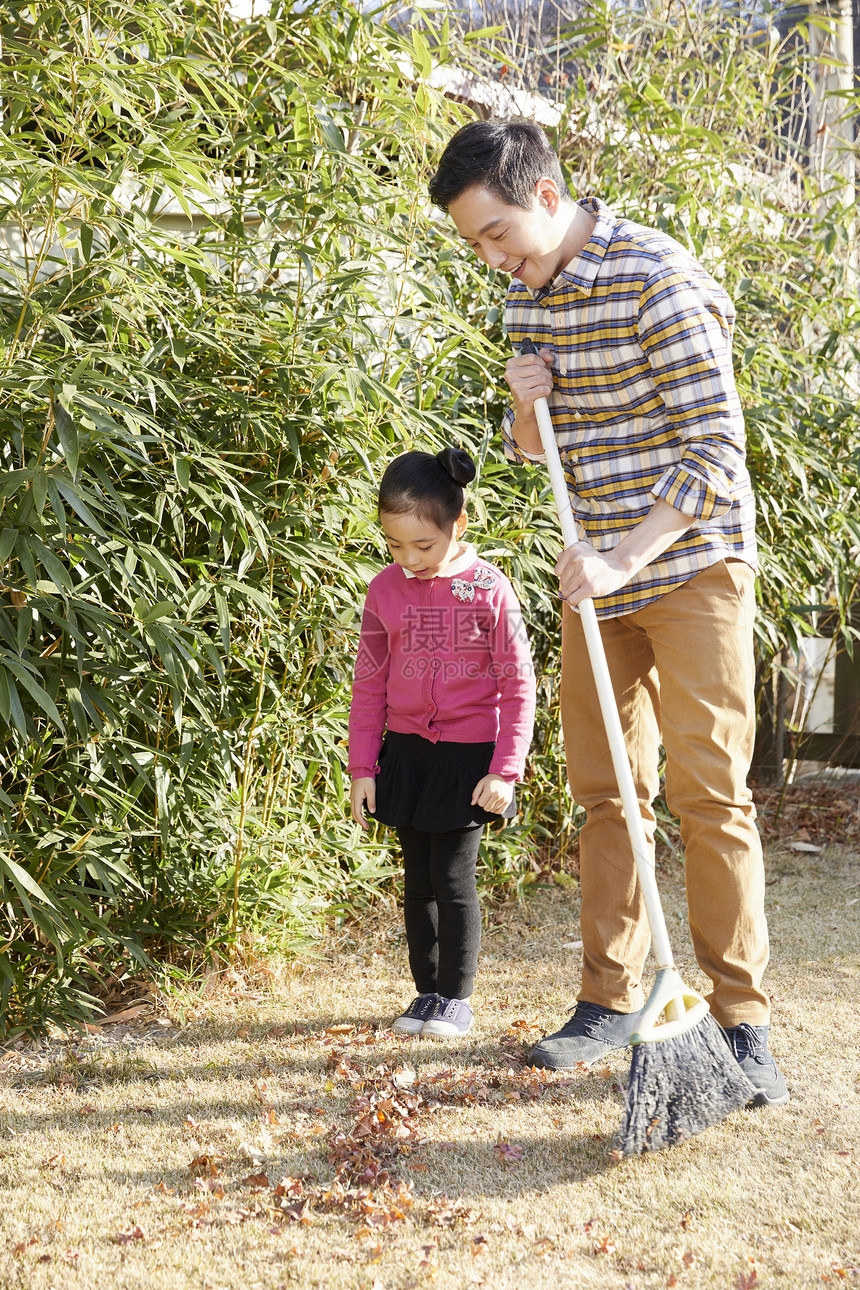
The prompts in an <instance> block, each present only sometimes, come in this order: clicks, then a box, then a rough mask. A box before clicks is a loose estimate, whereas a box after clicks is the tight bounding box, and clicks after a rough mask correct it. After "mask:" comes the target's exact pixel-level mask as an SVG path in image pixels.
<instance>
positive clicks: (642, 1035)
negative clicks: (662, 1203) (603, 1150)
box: [616, 968, 755, 1156]
mask: <svg viewBox="0 0 860 1290" xmlns="http://www.w3.org/2000/svg"><path fill="white" fill-rule="evenodd" d="M661 1016H662V1017H663V1020H662V1021H661V1020H660V1018H661ZM630 1042H631V1044H633V1060H632V1062H631V1065H630V1079H629V1081H628V1084H627V1103H626V1107H625V1114H624V1122H623V1124H622V1126H621V1130H620V1133H619V1135H618V1140H617V1142H616V1150H617V1151H619V1152H620V1154H621V1155H624V1156H638V1155H642V1154H643V1153H644V1152H646V1151H660V1150H661V1149H662V1148H663V1147H673V1146H676V1145H677V1144H678V1143H680V1142H685V1141H686V1140H687V1139H688V1138H691V1137H693V1135H694V1134H696V1133H701V1132H702V1130H703V1129H708V1128H710V1127H711V1125H713V1124H718V1123H719V1122H720V1120H723V1119H725V1117H726V1116H727V1115H729V1114H731V1112H732V1111H736V1110H738V1109H739V1108H740V1107H742V1106H746V1105H747V1103H748V1102H750V1101H752V1098H753V1097H754V1096H755V1089H754V1088H753V1086H752V1084H751V1083H750V1081H749V1080H748V1079H747V1077H746V1075H745V1074H744V1073H743V1071H742V1070H741V1068H740V1066H739V1065H738V1063H737V1061H736V1060H735V1058H734V1055H733V1053H732V1051H731V1049H730V1048H729V1046H728V1044H727V1043H726V1040H725V1036H724V1035H723V1032H722V1030H721V1028H720V1026H719V1025H718V1024H717V1022H716V1021H715V1020H714V1018H713V1017H712V1016H711V1013H710V1010H709V1009H708V1005H707V1003H706V1002H705V1000H704V999H703V998H702V996H701V995H699V994H696V992H695V990H691V989H690V988H689V986H686V985H685V984H684V982H683V981H682V980H681V978H680V976H679V975H678V973H677V972H676V971H675V969H674V968H661V969H660V970H659V971H658V973H657V979H656V980H655V982H654V989H653V990H652V991H651V994H650V995H649V997H648V1001H647V1003H646V1004H645V1007H644V1008H643V1009H642V1012H641V1014H640V1016H639V1022H638V1028H637V1030H636V1031H634V1033H633V1034H632V1035H631V1037H630Z"/></svg>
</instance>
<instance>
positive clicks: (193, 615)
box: [0, 0, 552, 1030]
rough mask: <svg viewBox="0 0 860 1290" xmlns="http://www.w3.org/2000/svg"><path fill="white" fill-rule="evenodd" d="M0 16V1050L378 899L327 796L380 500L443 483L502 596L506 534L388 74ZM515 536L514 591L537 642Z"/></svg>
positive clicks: (21, 14) (537, 577) (276, 38)
mask: <svg viewBox="0 0 860 1290" xmlns="http://www.w3.org/2000/svg"><path fill="white" fill-rule="evenodd" d="M0 16H2V32H0V34H2V40H3V51H4V59H5V61H4V64H3V87H2V98H3V109H4V117H3V124H2V131H0V173H2V177H3V178H2V188H0V197H2V208H1V209H0V226H2V229H3V236H4V238H5V246H4V253H3V256H2V263H0V325H2V337H3V346H4V348H3V365H2V372H0V417H2V421H3V432H4V433H3V435H2V442H3V450H4V455H5V474H4V478H3V481H2V488H0V494H1V495H2V500H0V511H2V513H0V560H2V592H1V593H0V596H2V599H0V633H2V642H0V647H2V655H0V715H2V718H3V736H2V742H0V757H2V797H0V810H2V822H0V827H2V842H0V878H2V883H3V915H2V936H3V946H2V948H3V953H2V958H0V1009H2V1013H3V1017H4V1025H5V1028H6V1029H7V1030H15V1029H16V1028H22V1027H24V1028H29V1029H33V1028H38V1027H40V1026H44V1025H45V1024H47V1023H48V1022H50V1021H64V1020H68V1019H75V1018H77V1019H81V1018H83V1017H84V1016H85V1015H88V1014H89V1012H90V1011H91V1009H92V1007H93V1006H94V998H93V995H94V992H95V994H97V995H98V994H103V993H104V991H105V989H107V988H117V987H118V986H120V985H121V983H122V981H123V979H125V977H126V976H127V975H128V974H129V973H133V972H134V971H135V970H137V969H139V968H140V967H141V966H146V965H148V964H151V961H152V957H153V956H154V955H156V956H158V958H159V960H160V961H161V962H166V963H167V964H168V965H173V967H174V968H176V969H179V970H182V971H188V970H189V969H193V966H194V963H195V961H202V960H203V959H205V958H206V957H207V955H209V954H210V953H212V952H213V951H215V950H216V949H217V948H218V947H219V946H223V945H224V943H225V941H227V942H230V941H232V942H234V943H235V942H236V941H237V940H238V939H241V938H244V939H245V941H246V942H253V941H254V939H255V938H260V937H265V940H266V944H267V945H268V946H273V945H274V946H276V947H277V946H282V947H294V946H295V945H297V944H299V943H301V942H302V940H303V939H307V938H308V937H309V936H313V935H316V934H317V933H318V930H319V927H320V926H321V922H322V919H323V917H324V916H325V915H328V914H330V913H331V912H332V911H336V910H338V909H343V910H348V909H354V908H356V907H358V906H360V904H361V902H362V900H364V899H369V898H371V897H372V896H373V895H374V894H375V893H376V892H377V891H378V890H379V889H380V886H382V885H384V884H387V883H389V882H390V881H391V875H392V866H391V862H390V856H389V851H388V845H387V843H386V841H385V839H384V838H382V837H380V838H379V839H377V841H376V842H373V843H371V844H369V845H367V844H362V845H358V844H357V839H356V830H355V829H354V827H353V826H351V825H349V824H348V823H347V822H346V820H345V812H344V786H343V769H342V767H343V763H344V759H345V715H346V706H347V703H348V681H349V675H350V670H351V660H352V653H353V650H354V646H355V637H356V630H357V622H358V610H359V609H360V606H361V603H362V600H363V594H364V587H365V586H366V583H367V580H368V579H369V577H370V576H371V575H372V573H373V572H374V571H375V569H376V568H377V567H379V563H380V557H381V547H380V545H379V542H378V539H377V538H376V535H375V525H374V523H373V521H372V513H373V498H374V493H375V485H376V481H377V479H378V475H379V471H380V469H381V468H382V466H383V465H384V463H385V461H386V460H387V458H388V457H389V456H390V455H392V454H393V453H394V452H397V451H401V450H402V449H403V448H405V447H408V446H410V445H412V444H413V443H415V444H417V443H421V444H422V445H426V446H431V447H432V446H436V447H438V446H440V445H441V443H442V442H444V441H450V440H451V439H452V438H455V439H458V440H461V441H463V442H465V443H467V444H469V445H470V446H472V447H473V448H474V449H475V451H476V452H478V453H479V454H480V455H481V456H482V459H483V460H484V462H485V479H486V480H487V481H488V486H489V487H488V495H490V496H491V497H492V499H493V501H492V505H491V506H490V507H489V510H490V511H491V512H492V516H488V515H487V513H486V510H485V507H484V503H483V502H482V501H479V502H478V510H479V512H480V518H481V521H482V522H485V523H486V524H488V526H489V528H490V530H491V532H492V534H493V550H494V552H495V553H497V554H499V555H500V556H501V557H502V558H503V557H504V556H505V554H506V553H507V552H512V551H513V550H514V548H515V547H516V546H517V545H518V543H519V541H520V539H521V536H522V533H523V532H524V531H526V530H527V529H528V531H530V532H531V529H532V524H533V517H532V516H531V515H530V512H529V507H530V506H531V505H533V498H532V499H531V501H530V499H529V495H528V494H526V495H525V496H520V495H518V494H517V492H516V490H515V487H514V484H513V483H512V482H511V481H510V480H509V479H508V478H507V477H506V476H505V475H504V474H503V472H501V471H500V469H499V467H498V464H497V463H496V462H495V461H494V458H493V454H489V455H488V444H489V431H488V426H489V425H490V424H491V422H492V421H493V420H494V419H495V411H494V410H493V411H492V414H491V409H490V402H491V401H492V400H494V399H495V398H496V379H497V356H496V354H495V352H494V349H493V344H492V341H493V340H494V339H495V333H493V334H491V335H490V336H487V335H485V330H486V329H485V323H486V316H487V312H488V311H489V310H490V309H491V307H492V305H491V296H490V291H489V288H488V286H487V285H486V284H485V283H484V282H482V281H481V280H480V279H479V278H478V277H477V275H476V274H475V273H474V272H473V270H472V269H471V267H467V266H466V265H464V264H462V263H460V262H459V260H457V259H456V258H455V257H452V256H451V255H450V254H449V253H447V252H445V251H440V250H439V248H438V245H437V242H436V239H435V237H434V236H433V234H432V232H431V229H430V226H429V225H428V221H427V218H426V201H425V199H424V197H423V195H422V189H421V186H420V184H419V182H418V176H420V175H422V174H424V173H425V172H426V170H427V164H428V162H427V151H428V147H431V148H433V147H435V131H436V130H437V129H438V130H439V131H440V132H441V131H445V130H447V129H448V128H450V125H451V121H452V116H451V113H450V111H449V110H448V109H447V108H446V107H445V105H444V104H443V103H442V102H440V101H439V100H438V99H437V98H436V97H435V96H434V95H433V93H432V92H431V91H430V90H428V89H424V88H423V84H422V82H423V81H424V80H425V79H426V77H427V75H428V73H429V69H430V46H429V44H428V43H427V41H426V40H425V39H424V38H423V37H421V36H420V35H416V36H415V37H414V38H412V37H410V36H403V35H400V34H398V33H397V32H396V31H394V30H393V29H392V28H390V27H388V26H387V25H386V24H385V23H383V22H379V21H376V20H375V19H374V18H372V17H370V16H367V15H364V14H362V13H360V12H358V11H357V10H355V9H352V8H349V7H345V6H335V5H334V4H331V3H328V2H327V0H323V2H322V3H320V4H318V5H315V6H314V7H312V8H311V9H307V10H304V11H303V12H302V13H301V14H297V13H292V12H289V11H288V10H286V9H284V8H279V7H278V6H275V7H273V9H272V11H271V13H270V14H269V15H268V16H267V17H266V18H265V19H264V20H260V21H257V22H253V23H240V22H237V21H235V20H232V19H230V18H229V16H228V15H227V13H226V12H225V9H224V7H223V5H220V4H218V3H215V2H214V0H205V2H201V3H197V4H193V5H185V6H182V7H178V6H177V7H173V6H168V7H165V6H162V5H158V4H140V5H137V6H135V8H134V11H133V16H132V15H131V14H130V12H129V11H128V9H127V7H126V6H125V5H124V4H121V3H110V2H107V0H105V2H103V3H80V4H76V3H72V4H67V3H64V4H63V5H59V4H49V3H35V2H34V3H33V4H30V5H28V6H26V7H21V6H17V5H14V6H13V5H8V4H6V5H2V6H0ZM416 85H417V89H416V88H415V87H416ZM416 107H417V109H418V110H417V111H416ZM436 116H438V118H439V125H438V126H434V125H433V121H434V118H435V117H436ZM428 122H429V123H430V124H429V125H428V124H427V123H428ZM541 526H542V527H543V530H544V536H543V538H542V537H541V535H540V534H538V540H537V542H536V543H535V544H534V545H533V547H532V549H531V550H530V551H527V552H523V551H522V550H518V551H517V553H516V557H515V560H514V563H515V564H516V566H517V573H518V576H519V577H520V578H521V579H522V578H524V577H526V578H530V579H531V580H532V581H533V582H534V583H535V585H536V587H538V588H540V589H539V590H538V592H537V594H536V597H535V601H536V606H537V608H536V612H538V613H540V611H541V607H542V608H543V610H544V611H546V608H547V605H548V599H549V594H550V593H549V591H548V589H545V588H544V587H543V586H542V579H543V574H544V573H545V572H546V571H547V570H548V568H549V567H550V564H551V554H550V550H551V547H552V542H551V539H550V537H549V525H548V524H546V523H544V522H543V521H541V524H540V525H539V527H541ZM522 847H523V844H522V843H521V849H522ZM486 859H487V865H488V874H489V876H490V879H492V875H493V873H494V872H495V871H496V869H498V868H499V864H497V863H496V861H495V860H494V857H493V854H492V848H491V849H490V851H489V852H488V853H487V857H486ZM500 863H501V868H503V869H505V872H506V873H507V872H508V869H509V867H510V866H511V865H513V867H514V868H516V864H517V861H516V857H515V856H514V857H513V858H512V857H511V856H509V855H505V856H503V857H502V860H501V862H500ZM251 948H252V949H253V945H252V946H251Z"/></svg>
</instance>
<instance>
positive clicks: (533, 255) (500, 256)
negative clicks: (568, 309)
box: [448, 179, 567, 291]
mask: <svg viewBox="0 0 860 1290" xmlns="http://www.w3.org/2000/svg"><path fill="white" fill-rule="evenodd" d="M561 206H562V203H561V201H560V198H559V192H558V189H557V187H556V185H555V184H554V183H553V181H552V180H551V179H541V180H540V182H539V183H538V184H536V185H535V193H534V196H533V197H532V204H531V207H530V209H529V210H525V209H523V207H522V206H511V205H510V204H509V203H508V202H505V201H502V199H501V198H500V197H497V196H496V195H495V193H491V192H490V191H489V189H488V188H485V187H484V186H483V185H482V184H476V185H474V187H472V188H467V189H466V190H465V192H463V193H461V194H460V196H459V197H457V198H455V200H454V201H453V202H451V204H450V206H449V207H448V214H449V215H450V216H451V219H452V220H453V221H454V224H455V225H456V227H457V232H458V233H459V234H460V236H461V237H462V238H463V240H464V241H465V242H468V244H469V246H470V247H471V248H472V250H473V251H474V252H475V254H476V255H477V257H478V259H479V260H483V262H484V264H487V265H489V267H490V268H491V269H500V270H501V271H502V273H509V274H510V275H511V277H512V278H519V280H520V281H521V282H524V283H525V285H526V286H527V287H530V288H531V289H532V291H536V290H537V289H538V288H539V287H545V286H546V285H547V284H548V283H549V282H552V280H553V278H554V277H555V276H556V274H557V273H558V272H559V271H560V270H561V269H562V268H564V265H565V263H566V262H567V261H566V259H565V256H564V253H563V250H562V241H563V239H564V235H565V233H566V232H567V221H566V220H565V219H564V213H561Z"/></svg>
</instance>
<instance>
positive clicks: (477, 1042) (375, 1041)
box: [0, 848, 860, 1290]
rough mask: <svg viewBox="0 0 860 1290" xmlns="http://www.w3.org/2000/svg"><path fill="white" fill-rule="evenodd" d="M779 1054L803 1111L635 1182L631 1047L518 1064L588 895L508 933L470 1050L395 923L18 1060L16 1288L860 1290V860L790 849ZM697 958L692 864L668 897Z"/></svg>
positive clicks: (550, 1001)
mask: <svg viewBox="0 0 860 1290" xmlns="http://www.w3.org/2000/svg"><path fill="white" fill-rule="evenodd" d="M768 864H769V894H770V906H769V914H770V926H771V939H772V952H773V958H772V966H771V969H770V972H769V976H768V983H769V988H770V990H771V991H772V993H773V999H774V1022H773V1026H772V1031H771V1040H772V1048H773V1050H774V1052H775V1053H776V1055H777V1056H778V1058H779V1061H780V1063H781V1065H782V1068H783V1070H784V1071H785V1074H786V1077H787V1079H788V1082H789V1085H790V1088H791V1092H792V1101H791V1103H790V1105H789V1106H788V1107H786V1108H784V1109H782V1110H777V1111H770V1112H767V1111H755V1112H749V1111H743V1112H738V1113H736V1114H734V1115H733V1116H732V1117H730V1118H729V1119H728V1120H727V1121H725V1122H724V1123H723V1124H721V1125H720V1126H718V1127H716V1128H713V1129H711V1130H709V1131H708V1132H707V1133H705V1134H703V1135H701V1136H700V1137H699V1138H697V1139H694V1140H693V1141H691V1142H689V1143H687V1144H685V1145H684V1146H682V1147H676V1148H674V1149H672V1150H671V1151H669V1152H665V1153H662V1154H659V1155H654V1156H650V1157H645V1158H642V1159H638V1160H634V1161H625V1162H623V1163H620V1164H619V1163H614V1162H613V1161H612V1159H611V1155H610V1151H611V1147H612V1140H613V1136H614V1134H615V1132H616V1130H617V1128H618V1125H619V1123H620V1117H621V1107H622V1086H623V1083H624V1080H625V1078H626V1073H627V1069H628V1067H629V1054H626V1053H625V1054H622V1055H618V1056H616V1057H614V1058H613V1059H612V1060H611V1061H610V1062H609V1063H608V1064H607V1065H606V1067H604V1068H602V1069H598V1070H592V1071H588V1072H571V1073H568V1074H540V1073H538V1072H534V1071H531V1070H529V1069H528V1068H526V1067H525V1065H524V1063H523V1056H524V1052H525V1051H527V1049H528V1046H529V1044H530V1043H531V1042H534V1040H535V1039H536V1038H538V1037H539V1035H540V1033H541V1030H542V1029H546V1030H550V1029H555V1028H556V1027H557V1026H558V1025H559V1024H560V1023H561V1021H562V1020H563V1017H564V1013H565V1009H566V1007H567V1006H568V1004H569V1002H570V1000H571V997H572V994H573V992H574V989H575V985H576V981H577V975H578V962H577V959H578V950H577V949H576V948H575V947H572V944H571V943H572V942H575V941H576V940H578V929H577V907H576V890H575V888H573V889H561V888H556V887H546V888H544V889H542V890H541V891H539V892H538V893H537V894H536V895H535V896H534V897H533V898H532V899H531V900H530V901H529V902H528V903H527V904H526V905H525V906H522V907H518V908H514V909H511V910H507V911H504V912H503V914H502V915H501V916H498V915H496V914H493V915H492V916H491V923H492V926H491V927H490V928H489V930H488V931H487V934H486V936H485V940H484V955H483V964H482V968H481V974H480V978H479V993H478V995H477V996H476V1001H477V1003H478V1004H479V1011H478V1017H477V1022H476V1026H475V1030H474V1033H473V1034H472V1035H470V1036H469V1037H468V1040H467V1041H463V1042H458V1043H455V1044H450V1045H442V1044H435V1045H434V1044H433V1043H431V1042H429V1041H424V1042H420V1041H415V1040H409V1039H398V1038H396V1037H395V1036H394V1034H393V1033H392V1032H391V1031H390V1030H387V1029H385V1028H384V1025H383V1024H382V1023H383V1022H384V1021H386V1020H388V1019H390V1018H391V1017H392V1016H393V1015H394V1013H395V1010H396V1009H397V1008H398V1006H399V1005H401V1004H404V1003H405V1002H407V1001H408V999H409V998H410V997H411V991H410V986H409V982H408V977H407V974H406V971H405V954H404V946H403V942H402V938H401V932H400V921H399V918H398V916H397V913H396V911H395V910H394V909H393V908H392V909H391V910H389V911H387V912H383V913H382V914H380V915H378V916H376V917H375V919H374V921H373V922H372V924H368V925H366V926H364V927H363V928H362V929H360V931H359V929H352V931H351V932H350V933H349V934H348V935H347V934H346V933H344V934H342V935H341V936H340V938H339V939H334V938H333V939H332V940H331V941H330V942H329V943H328V944H327V946H326V948H325V950H324V951H323V952H322V953H320V954H319V955H318V956H317V957H316V958H315V959H314V960H312V961H308V962H305V963H300V964H296V965H294V966H293V967H292V968H288V969H284V972H283V974H282V975H281V976H280V977H275V978H273V979H272V980H271V981H270V982H269V984H268V987H267V988H263V986H262V985H261V984H259V983H258V984H257V987H256V988H255V989H254V990H251V989H250V988H249V987H247V986H246V988H245V989H244V990H243V989H242V988H241V984H240V983H239V984H237V983H236V982H233V983H232V984H231V983H230V982H225V983H224V986H223V988H222V990H221V991H220V992H219V993H217V994H216V995H214V996H212V997H210V998H209V999H208V1000H206V1001H200V1000H196V1001H192V1002H193V1006H192V1005H191V1004H188V1005H187V1006H186V1007H185V1008H183V1007H182V1006H180V1005H181V1003H182V1001H178V1002H175V1003H174V1004H173V1006H172V1010H171V1009H170V1008H168V1010H167V1011H166V1012H163V1014H162V1016H161V1017H160V1018H159V1019H158V1021H156V1018H155V1015H154V1014H153V1013H150V1014H148V1015H146V1016H143V1017H142V1018H141V1019H138V1021H137V1022H136V1023H134V1025H132V1026H129V1025H125V1026H124V1025H115V1026H111V1027H106V1028H105V1029H104V1030H102V1031H101V1032H99V1033H98V1034H94V1035H91V1036H89V1037H88V1038H85V1039H83V1040H81V1041H78V1042H74V1041H67V1042H65V1043H62V1042H60V1041H59V1040H55V1041H54V1042H52V1043H51V1044H48V1045H44V1046H41V1047H37V1046H30V1047H17V1048H13V1049H11V1050H9V1051H8V1052H7V1053H6V1054H5V1056H3V1057H2V1060H0V1189H2V1191H0V1215H2V1218H0V1222H2V1239H0V1285H2V1286H3V1287H22V1288H24V1287H26V1288H28V1290H29V1288H30V1287H32V1288H33V1290H41V1288H42V1287H63V1288H64V1290H65V1288H66V1287H68V1288H69V1290H96V1287H98V1288H99V1290H103V1288H104V1287H109V1288H111V1290H113V1287H117V1288H120V1287H146V1288H147V1290H149V1288H151V1290H178V1288H180V1287H195V1288H197V1287H201V1288H203V1287H206V1288H208V1290H223V1288H227V1287H243V1288H245V1287H247V1290H256V1288H257V1287H260V1290H264V1288H265V1290H270V1288H274V1287H292V1286H307V1287H325V1290H352V1288H355V1290H359V1288H361V1290H407V1287H419V1286H420V1287H424V1286H430V1287H438V1288H439V1290H445V1288H448V1287H452V1288H453V1287H457V1288H459V1287H471V1286H482V1285H483V1286H488V1287H493V1288H494V1290H497V1288H498V1290H503V1288H506V1287H511V1288H513V1287H517V1288H519V1287H528V1288H529V1290H558V1288H559V1287H583V1288H590V1287H596V1288H599V1290H616V1288H617V1290H633V1288H635V1290H645V1287H653V1286H661V1287H662V1286H678V1287H683V1288H684V1290H688V1288H689V1290H694V1288H697V1287H701V1288H702V1290H704V1288H705V1287H708V1288H710V1287H719V1288H720V1290H729V1288H731V1290H744V1288H746V1290H749V1287H753V1286H755V1287H769V1286H785V1287H790V1288H791V1290H801V1288H802V1287H807V1286H810V1287H811V1286H822V1285H826V1284H829V1285H831V1286H835V1285H841V1284H847V1285H852V1284H856V1285H857V1286H858V1287H860V1270H858V1269H860V1096H858V1095H860V1040H858V1016H857V1010H858V994H860V992H858V984H860V952H858V951H860V863H858V857H857V855H856V853H855V852H853V851H852V850H850V849H839V848H826V849H825V850H824V851H822V852H820V853H806V854H804V853H795V852H792V851H790V850H788V849H780V848H777V849H772V851H771V854H770V856H769V860H768ZM660 882H661V887H662V889H663V892H664V896H665V901H666V906H667V917H668V921H669V927H670V932H671V934H672V935H673V937H674V939H675V942H676V952H677V955H678V959H679V966H680V967H681V970H682V972H683V973H684V975H685V976H686V977H687V979H688V980H690V981H691V982H693V983H694V984H697V985H700V986H701V985H703V984H704V983H703V982H702V981H701V979H700V978H699V976H698V973H697V972H696V970H695V969H694V967H693V966H692V965H691V962H690V950H689V939H688V935H687V933H686V926H685V921H684V907H683V891H682V873H681V870H680V866H679V865H678V864H677V863H676V862H674V861H671V862H667V863H666V864H664V865H663V866H662V869H661V874H660Z"/></svg>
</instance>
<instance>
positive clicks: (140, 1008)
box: [95, 1003, 152, 1026]
mask: <svg viewBox="0 0 860 1290" xmlns="http://www.w3.org/2000/svg"><path fill="white" fill-rule="evenodd" d="M151 1007H152V1004H151V1003H136V1004H134V1006H133V1007H131V1008H123V1009H122V1011H121V1012H112V1013H111V1014H110V1016H108V1017H97V1018H96V1023H95V1024H96V1025H97V1026H118V1025H119V1024H120V1022H123V1021H134V1019H135V1017H139V1016H140V1014H141V1013H142V1012H146V1010H147V1009H148V1008H151Z"/></svg>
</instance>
